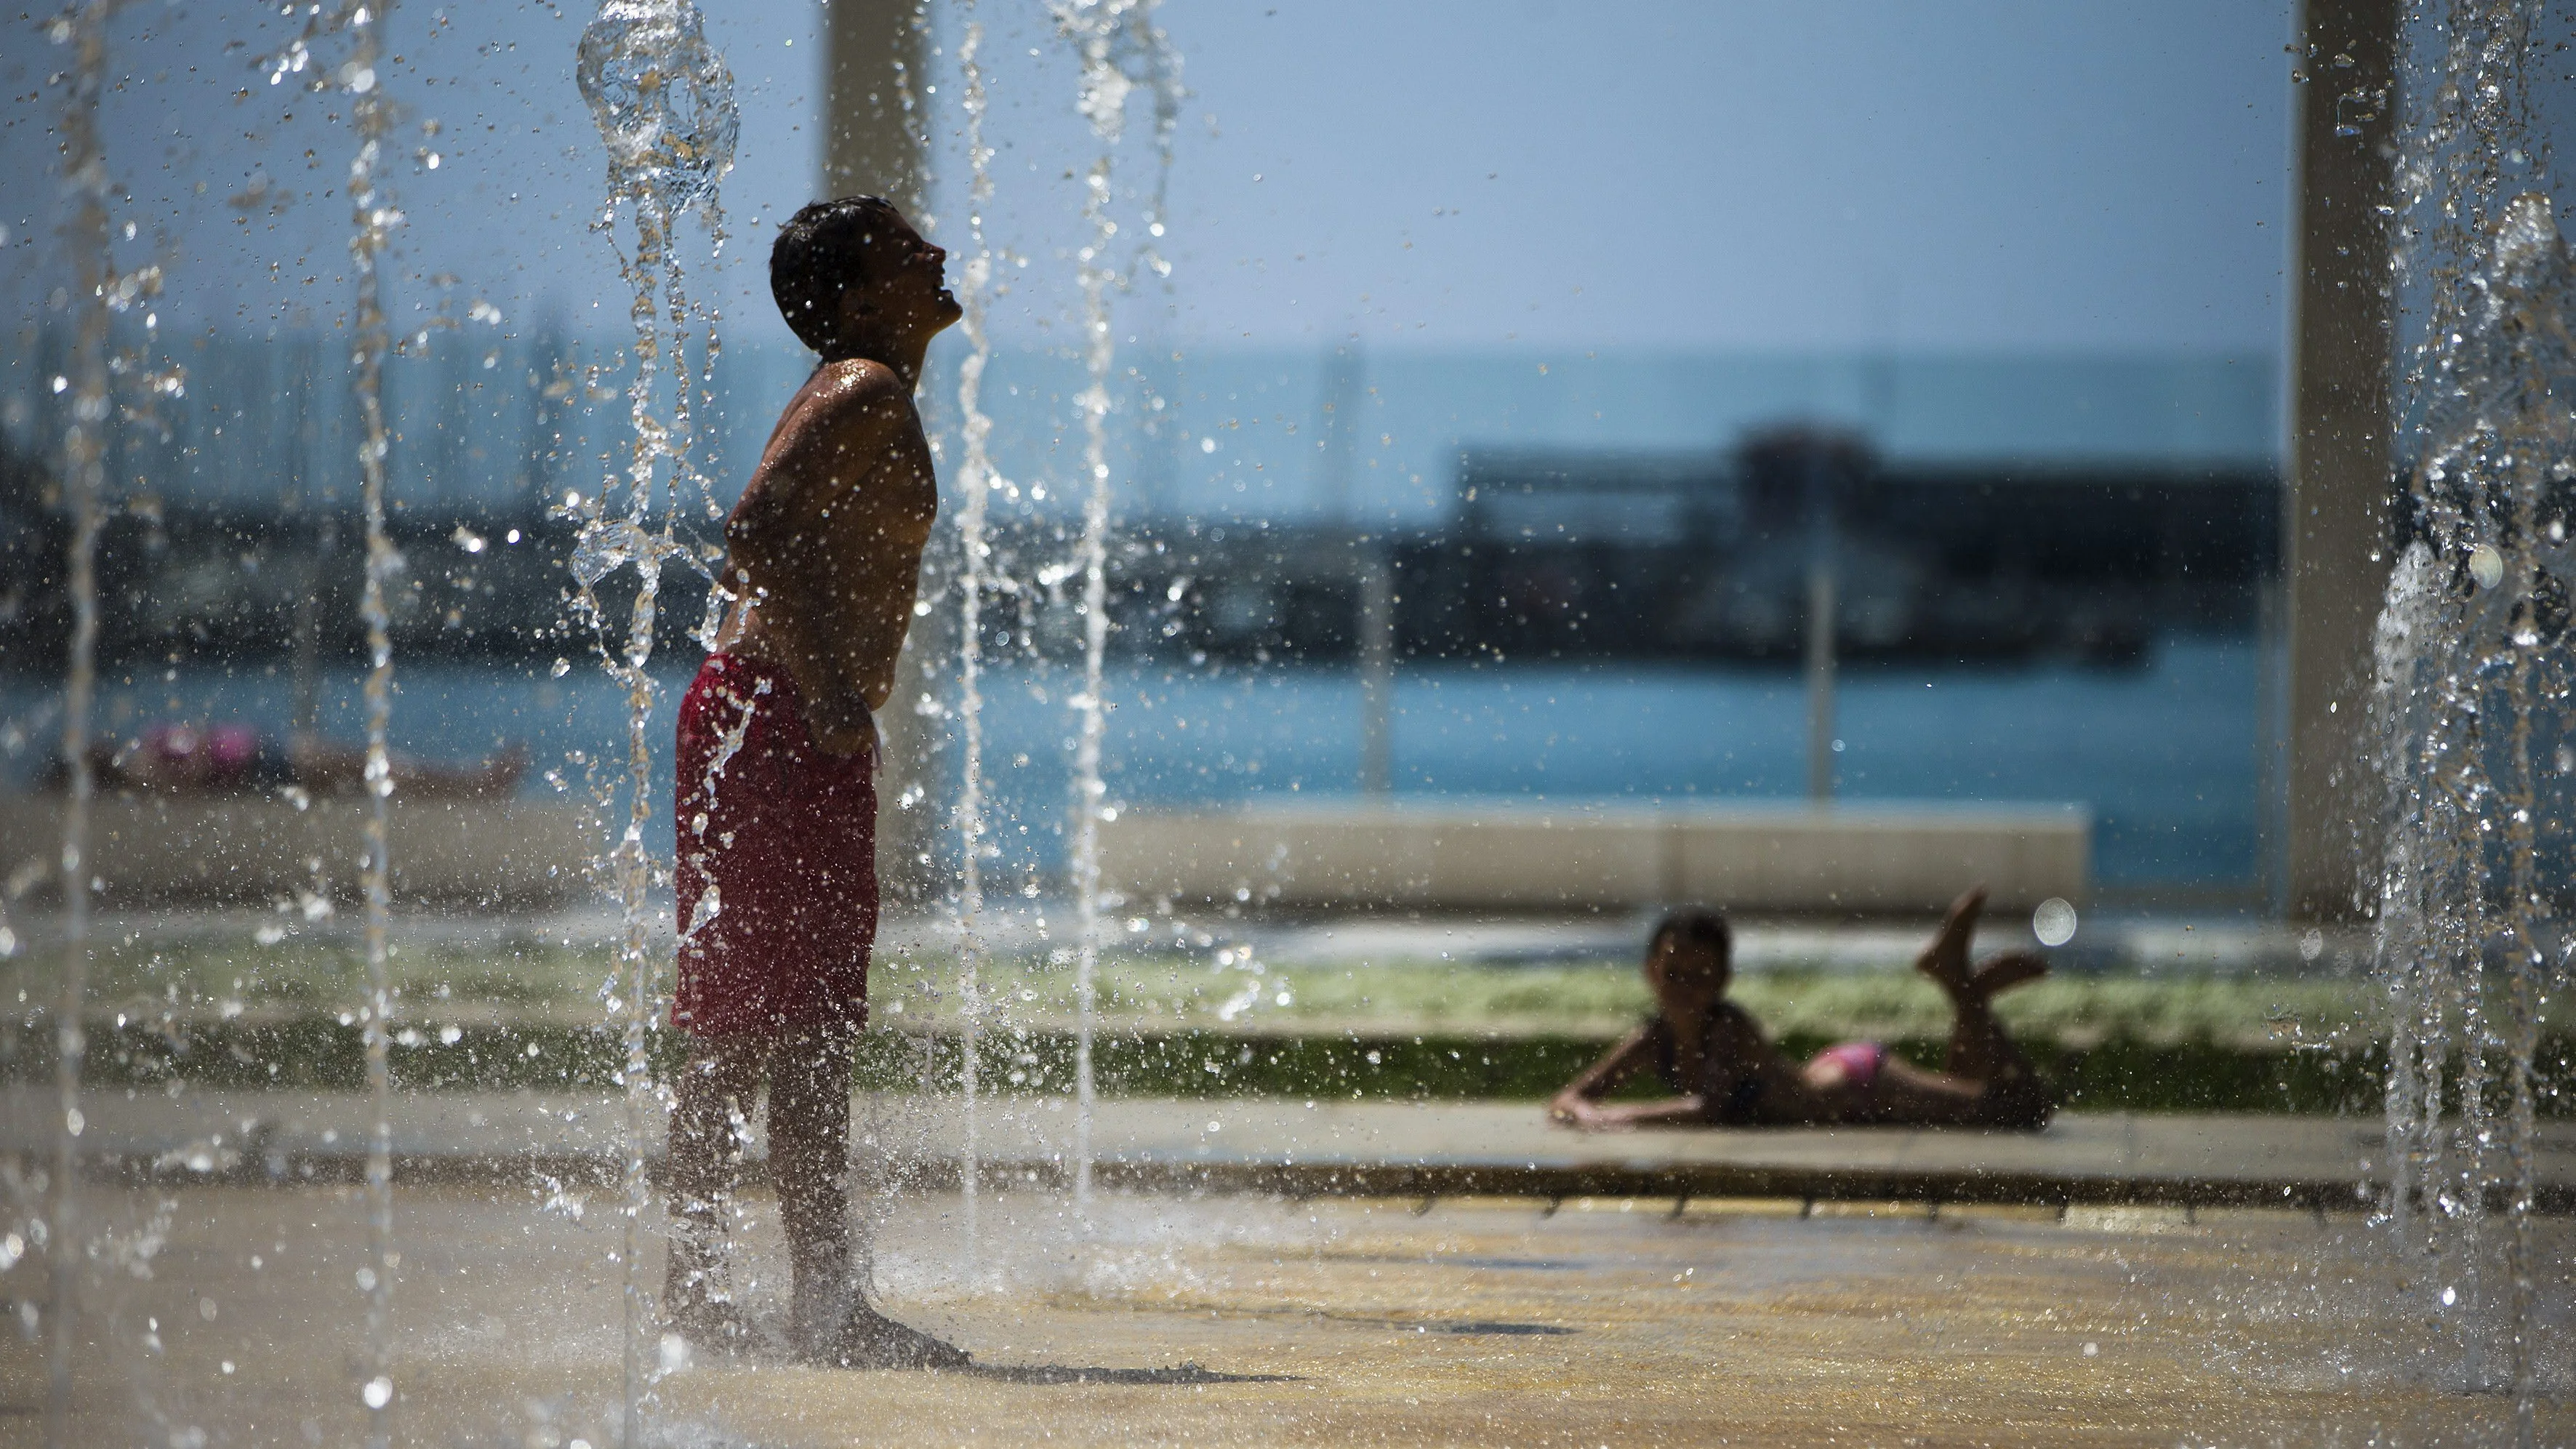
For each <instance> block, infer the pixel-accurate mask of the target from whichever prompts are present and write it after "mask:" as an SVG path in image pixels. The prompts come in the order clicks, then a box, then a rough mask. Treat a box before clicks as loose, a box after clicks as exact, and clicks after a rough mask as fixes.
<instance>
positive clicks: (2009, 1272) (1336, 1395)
mask: <svg viewBox="0 0 2576 1449" xmlns="http://www.w3.org/2000/svg"><path fill="white" fill-rule="evenodd" d="M90 1202H91V1218H90V1228H91V1232H90V1234H89V1245H90V1249H91V1251H90V1254H89V1258H88V1270H89V1271H88V1277H87V1280H86V1282H85V1283H84V1287H83V1301H84V1303H85V1304H86V1305H87V1314H86V1316H85V1317H84V1318H83V1319H82V1324H83V1338H84V1342H85V1344H86V1348H85V1351H84V1352H83V1353H82V1354H81V1355H80V1358H79V1372H78V1377H77V1381H76V1394H75V1405H76V1424H75V1430H76V1437H75V1442H79V1443H84V1444H109V1443H121V1444H152V1445H162V1444H172V1445H182V1446H190V1445H194V1446H207V1445H226V1444H306V1443H324V1444H346V1443H355V1442H359V1441H360V1439H361V1438H362V1436H363V1433H364V1428H365V1426H364V1423H363V1410H362V1408H361V1405H360V1392H361V1384H362V1382H363V1374H362V1373H361V1371H360V1363H361V1359H360V1356H359V1348H360V1339H359V1334H360V1324H361V1322H362V1317H363V1307H364V1296H363V1295H362V1294H361V1293H360V1291H359V1290H358V1289H357V1287H356V1286H355V1284H354V1281H353V1275H354V1273H355V1270H356V1269H357V1268H358V1266H359V1265H360V1264H361V1262H362V1261H363V1258H364V1231H363V1211H364V1209H363V1203H362V1201H361V1196H360V1194H359V1193H358V1192H357V1191H356V1190H355V1189H352V1188H345V1187H287V1188H265V1187H247V1188H231V1187H180V1188H170V1189H163V1188H157V1187H156V1188H145V1189H139V1190H138V1189H122V1188H117V1189H107V1188H102V1189H98V1190H95V1191H93V1192H92V1193H91V1194H90ZM747 1205H748V1206H749V1208H750V1209H751V1215H752V1218H753V1226H752V1229H751V1231H750V1233H749V1235H748V1236H749V1249H748V1252H747V1254H746V1260H745V1262H744V1263H743V1264H742V1266H741V1267H740V1269H739V1270H738V1272H739V1276H738V1278H737V1287H738V1289H739V1291H740V1296H741V1298H742V1299H743V1301H744V1302H745V1304H746V1306H747V1307H748V1309H749V1312H750V1316H751V1319H752V1322H753V1326H754V1329H755V1335H756V1338H757V1339H758V1341H760V1342H762V1343H763V1344H765V1345H767V1346H765V1347H763V1348H760V1349H757V1350H755V1351H754V1352H752V1353H749V1354H745V1355H742V1356H711V1355H701V1354H693V1353H686V1352H683V1351H681V1350H680V1348H679V1346H678V1345H677V1343H676V1341H674V1342H672V1343H671V1344H670V1346H669V1347H668V1348H665V1347H664V1346H663V1344H662V1343H661V1342H660V1341H659V1340H658V1339H655V1340H653V1341H651V1342H650V1343H649V1344H648V1352H647V1354H646V1357H645V1362H646V1363H647V1364H648V1365H649V1366H650V1368H651V1373H650V1377H651V1378H652V1380H653V1381H652V1382H651V1383H649V1384H648V1385H647V1386H646V1387H647V1388H648V1390H649V1394H648V1398H647V1400H646V1403H645V1415H646V1423H647V1424H648V1426H649V1430H648V1434H647V1435H646V1440H645V1442H649V1443H662V1444H674V1445H704V1446H717V1445H733V1444H742V1445H753V1444H757V1445H775V1446H804V1445H827V1444H828V1445H850V1444H906V1445H910V1444H922V1443H943V1444H944V1443H967V1442H989V1443H1008V1444H1021V1443H1034V1442H1039V1441H1042V1440H1043V1441H1046V1442H1056V1443H1177V1442H1183V1441H1187V1442H1196V1443H1208V1442H1213V1443H1220V1444H1225V1443H1241V1444H1271V1443H1301V1442H1303V1443H1332V1444H1347V1443H1393V1444H1456V1443H1472V1444H1581V1445H1587V1446H1588V1445H1599V1444H1623V1445H1624V1444H1711V1443H1736V1444H1820V1443H1842V1444H1888V1445H1949V1444H1962V1445H1964V1444H2046V1445H2064V1444H2088V1445H2095V1444H2098V1445H2128V1444H2137V1445H2172V1444H2194V1445H2198V1444H2248V1445H2270V1444H2320V1445H2332V1444H2351V1445H2359V1444H2364V1443H2369V1444H2378V1445H2413V1444H2433V1443H2477V1442H2489V1441H2492V1442H2504V1439H2503V1433H2504V1430H2505V1427H2506V1425H2507V1422H2508V1419H2509V1414H2510V1404H2509V1401H2508V1400H2507V1399H2506V1398H2505V1397H2504V1396H2502V1395H2499V1394H2496V1393H2492V1392H2472V1391H2469V1390H2470V1389H2471V1387H2472V1381H2471V1380H2470V1379H2469V1378H2468V1377H2467V1376H2466V1373H2467V1371H2466V1370H2464V1369H2463V1368H2462V1366H2461V1362H2460V1357H2459V1354H2458V1351H2457V1349H2456V1347H2455V1346H2454V1345H2453V1344H2452V1343H2451V1341H2450V1339H2449V1338H2447V1337H2446V1336H2445V1335H2446V1332H2447V1326H2446V1322H2445V1314H2446V1312H2455V1311H2456V1310H2451V1311H2446V1310H2441V1309H2439V1308H2437V1307H2435V1306H2434V1304H2433V1300H2432V1297H2431V1294H2432V1288H2431V1285H2430V1284H2429V1283H2407V1282H2405V1281H2404V1280H2403V1279H2402V1278H2401V1277H2400V1275H2399V1274H2398V1273H2397V1272H2396V1270H2395V1268H2394V1266H2393V1265H2392V1264H2391V1262H2390V1261H2389V1260H2388V1258H2387V1256H2386V1255H2385V1253H2384V1251H2383V1246H2382V1239H2381V1237H2380V1235H2379V1234H2377V1233H2376V1232H2374V1231H2372V1230H2370V1229H2369V1228H2367V1227H2366V1226H2365V1225H2364V1223H2363V1221H2362V1219H2361V1218H2360V1217H2358V1216H2357V1215H2354V1214H2323V1215H2320V1214H2312V1213H2288V1212H2278V1211H2252V1210H2223V1211H2222V1210H2196V1211H2185V1210H2181V1209H2153V1208H2149V1209H2138V1208H2123V1209H2085V1208H2078V1209H2075V1210H2073V1211H2071V1212H2068V1213H2065V1214H2063V1215H2060V1214H2059V1213H2057V1212H2055V1211H2032V1210H2025V1209H2006V1208H1966V1209H1963V1208H1948V1209H1943V1210H1940V1211H1938V1212H1931V1211H1927V1210H1926V1209H1924V1208H1922V1207H1920V1206H1902V1205H1885V1204H1881V1205H1875V1206H1864V1205H1856V1204H1855V1205H1844V1206H1829V1207H1825V1208H1820V1209H1817V1210H1815V1211H1813V1212H1812V1213H1806V1214H1804V1215H1802V1212H1801V1207H1800V1205H1799V1204H1796V1203H1791V1202H1760V1201H1746V1200H1732V1201H1724V1202H1705V1203H1702V1202H1694V1203H1692V1204H1690V1205H1688V1206H1686V1207H1684V1208H1683V1209H1682V1210H1681V1211H1679V1212H1675V1211H1673V1209H1672V1206H1671V1205H1670V1204H1656V1203H1653V1202H1645V1201H1640V1200H1637V1199H1619V1200H1612V1199H1602V1198H1595V1199H1584V1198H1575V1199H1570V1200H1567V1201H1564V1202H1558V1203H1548V1202H1541V1201H1532V1200H1513V1199H1502V1198H1462V1199H1454V1200H1444V1201H1440V1202H1437V1203H1434V1204H1429V1205H1425V1204H1423V1203H1420V1202H1414V1201H1400V1200H1388V1199H1368V1198H1342V1199H1318V1200H1312V1201H1306V1202H1291V1201H1282V1200H1278V1199H1267V1198H1261V1197H1255V1196H1225V1197H1214V1198H1202V1199H1195V1200H1193V1199H1189V1198H1186V1197H1181V1196H1174V1195H1130V1194H1118V1193H1111V1194H1106V1195H1104V1196H1102V1197H1101V1198H1100V1199H1098V1200H1097V1201H1096V1203H1095V1205H1094V1209H1093V1211H1092V1213H1091V1214H1090V1217H1089V1220H1088V1222H1085V1221H1083V1220H1082V1219H1081V1218H1080V1217H1078V1215H1077V1214H1076V1213H1075V1212H1074V1211H1073V1208H1072V1204H1071V1203H1070V1201H1069V1200H1068V1199H1067V1198H1066V1197H1064V1196H1063V1195H1060V1194H1056V1193H1012V1194H1005V1195H999V1196H994V1195H987V1196H986V1197H985V1198H984V1199H983V1200H982V1202H981V1205H980V1209H981V1211H980V1223H981V1232H980V1234H979V1238H978V1242H977V1249H976V1250H975V1251H972V1252H970V1250H969V1248H968V1246H967V1244H966V1243H965V1242H964V1241H963V1239H962V1236H961V1233H960V1217H961V1203H960V1201H959V1199H958V1197H957V1196H956V1195H955V1194H953V1193H926V1194H907V1195H902V1196H898V1197H894V1198H891V1199H873V1200H871V1201H870V1202H869V1203H868V1205H867V1206H868V1214H869V1219H870V1222H871V1224H872V1225H873V1227H874V1232H873V1242H874V1245H875V1251H874V1265H875V1270H874V1275H873V1291H874V1294H875V1297H876V1298H877V1300H878V1301H879V1302H880V1303H881V1304H882V1305H883V1306H884V1307H885V1308H886V1309H888V1310H889V1311H891V1312H893V1313H895V1314H896V1315H898V1316H899V1317H902V1318H904V1319H906V1320H908V1321H910V1322H913V1323H915V1324H917V1325H918V1326H921V1327H923V1328H925V1329H928V1330H931V1331H933V1332H936V1333H939V1334H942V1335H944V1336H947V1337H950V1338H952V1339H954V1340H955V1341H957V1342H958V1343H960V1344H962V1345H964V1346H965V1347H967V1348H968V1349H970V1350H971V1351H972V1352H973V1353H974V1354H975V1355H976V1357H977V1360H978V1362H979V1364H980V1365H982V1371H980V1372H977V1373H971V1374H960V1373H921V1372H912V1373H903V1372H865V1373H861V1372H848V1371H830V1370H814V1369H805V1368H798V1367H793V1366H790V1365H789V1364H788V1363H787V1362H786V1361H785V1360H784V1357H783V1356H782V1355H781V1354H780V1353H779V1352H778V1351H777V1349H776V1347H775V1336H776V1334H777V1333H778V1330H779V1325H780V1322H781V1320H782V1319H783V1315H784V1307H783V1304H782V1301H781V1300H782V1296H783V1295H782V1288H781V1285H780V1283H779V1281H778V1275H779V1267H780V1262H781V1259H782V1257H783V1249H782V1247H781V1245H780V1243H779V1241H778V1240H777V1237H776V1232H775V1227H774V1211H773V1210H772V1209H773V1205H772V1203H771V1202H770V1201H769V1200H768V1199H767V1198H765V1197H763V1196H761V1195H759V1194H756V1193H755V1194H751V1195H749V1202H748V1204H747ZM657 1223H658V1217H656V1216H648V1219H647V1224H648V1226H653V1225H656V1224H657ZM395 1231H396V1237H397V1243H398V1246H399V1248H400V1251H401V1255H402V1257H401V1267H400V1270H399V1273H398V1276H397V1280H396V1284H395V1291H394V1295H393V1302H394V1319H395V1328H396V1332H395V1339H394V1354H393V1370H392V1378H393V1381H394V1383H395V1386H396V1391H397V1392H396V1398H395V1400H394V1414H395V1419H394V1428H395V1437H396V1440H397V1442H401V1443H421V1444H496V1445H497V1444H508V1445H537V1446H551V1449H566V1446H570V1445H575V1444H587V1445H590V1446H599V1449H605V1446H606V1445H608V1444H611V1443H614V1442H616V1429H617V1423H618V1418H619V1411H620V1403H621V1379H620V1349H621V1343H622V1340H621V1335H620V1330H619V1322H620V1319H619V1282H620V1274H621V1271H622V1267H621V1265H620V1264H619V1262H618V1261H617V1259H616V1254H617V1248H618V1243H619V1217H618V1214H617V1212H616V1211H615V1204H614V1203H613V1202H612V1201H610V1200H609V1199H608V1198H607V1197H606V1196H604V1195H602V1194H599V1193H595V1192H593V1193H584V1192H580V1191H574V1190H568V1189H565V1188H562V1187H561V1186H557V1187H555V1188H552V1189H549V1188H548V1187H547V1186H546V1185H544V1184H542V1183H539V1184H531V1185H528V1186H513V1187H508V1188H498V1187H487V1188H472V1187H464V1186H444V1187H426V1188H422V1187H415V1188H411V1189H408V1190H405V1191H404V1192H402V1193H401V1195H400V1198H399V1204H398V1211H397V1221H396V1229H395ZM2541 1233H2542V1239H2543V1240H2542V1243H2541V1244H2540V1246H2541V1247H2542V1249H2543V1255H2542V1260H2543V1261H2545V1262H2547V1263H2549V1264H2551V1265H2552V1268H2551V1272H2552V1274H2553V1279H2552V1281H2550V1282H2548V1283H2544V1284H2543V1285H2541V1287H2542V1300H2543V1302H2544V1304H2546V1305H2548V1306H2547V1309H2546V1311H2547V1312H2548V1313H2549V1314H2550V1315H2552V1317H2553V1319H2556V1318H2561V1317H2563V1316H2564V1315H2565V1313H2566V1311H2567V1305H2568V1304H2569V1303H2570V1302H2571V1299H2576V1294H2571V1293H2570V1291H2569V1289H2570V1287H2571V1286H2576V1285H2571V1284H2570V1283H2569V1282H2568V1281H2566V1265H2567V1264H2568V1263H2569V1261H2570V1253H2569V1249H2570V1247H2571V1246H2576V1242H2571V1232H2570V1225H2569V1224H2568V1223H2566V1222H2565V1221H2564V1220H2555V1219H2553V1220H2548V1221H2545V1222H2544V1223H2543V1224H2542V1225H2541ZM646 1267H647V1268H648V1270H649V1272H650V1273H651V1274H652V1275H654V1276H658V1271H659V1253H658V1250H657V1251H656V1252H655V1253H654V1254H653V1255H652V1256H651V1257H649V1258H648V1259H647V1260H646ZM43 1296H44V1284H43V1280H42V1273H41V1269H40V1268H39V1267H38V1266H37V1264H36V1260H35V1257H34V1255H29V1256H28V1258H26V1259H25V1260H23V1261H21V1262H19V1263H18V1264H17V1265H16V1266H15V1267H14V1268H11V1269H9V1270H7V1271H5V1272H0V1299H5V1300H8V1301H7V1302H6V1303H5V1305H0V1306H5V1307H7V1308H8V1309H9V1310H10V1313H11V1316H12V1317H16V1318H19V1319H20V1320H21V1322H24V1321H27V1320H30V1319H37V1320H40V1319H41V1314H42V1308H43V1303H42V1300H43ZM2565 1327H2566V1325H2565V1324H2563V1323H2557V1322H2553V1323H2552V1324H2551V1328H2552V1334H2551V1336H2550V1338H2549V1339H2548V1350H2547V1351H2548V1353H2549V1354H2550V1355H2551V1357H2550V1358H2549V1359H2548V1360H2547V1361H2546V1362H2545V1363H2544V1373H2545V1377H2544V1385H2545V1387H2546V1388H2547V1390H2548V1392H2549V1393H2550V1394H2552V1395H2554V1397H2550V1398H2547V1399H2545V1400H2544V1401H2543V1402H2542V1403H2541V1405H2540V1406H2539V1415H2540V1417H2539V1442H2541V1443H2564V1442H2568V1441H2569V1439H2570V1438H2571V1436H2576V1403H2571V1401H2570V1400H2569V1399H2568V1398H2566V1397H2565V1394H2566V1392H2567V1387H2568V1365H2567V1363H2566V1361H2565V1355H2566V1352H2567V1350H2566V1348H2565V1347H2564V1345H2565V1343H2566V1341H2567V1337H2568V1336H2567V1335H2566V1334H2565V1333H2564V1331H2563V1330H2564V1328H2565ZM0 1332H5V1333H6V1337H5V1339H0V1445H19V1444H32V1443H34V1442H36V1440H37V1438H38V1436H39V1433H40V1425H41V1419H40V1415H39V1413H38V1410H39V1408H40V1406H41V1404H42V1402H43V1381H42V1370H41V1364H42V1353H41V1346H40V1344H38V1343H36V1342H33V1341H31V1340H30V1339H28V1338H26V1337H23V1336H21V1335H20V1333H18V1332H17V1331H16V1330H15V1328H8V1329H0Z"/></svg>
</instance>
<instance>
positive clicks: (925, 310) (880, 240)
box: [841, 215, 965, 335]
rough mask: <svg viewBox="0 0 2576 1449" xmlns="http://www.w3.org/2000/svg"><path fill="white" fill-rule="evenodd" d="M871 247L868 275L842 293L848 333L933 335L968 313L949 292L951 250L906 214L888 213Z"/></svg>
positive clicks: (856, 278) (843, 318) (842, 317)
mask: <svg viewBox="0 0 2576 1449" xmlns="http://www.w3.org/2000/svg"><path fill="white" fill-rule="evenodd" d="M877 225H879V226H882V227H884V228H885V232H884V234H882V235H880V236H878V237H877V238H876V239H875V242H874V244H873V245H872V246H871V247H870V248H869V255H868V266H867V269H866V271H865V273H864V274H863V275H862V276H859V277H853V278H851V279H850V285H848V286H846V287H844V288H843V289H842V291H841V322H842V327H843V331H844V333H845V335H858V334H867V333H875V332H881V331H885V332H894V333H898V334H906V335H926V334H929V333H934V332H937V331H939V330H941V329H942V328H945V327H947V326H948V325H949V324H950V323H952V322H955V321H956V320H957V319H958V318H959V317H962V316H964V315H965V309H964V308H962V307H960V306H959V305H958V304H957V297H956V294H954V293H952V292H950V291H949V290H948V275H947V266H948V253H947V252H946V251H944V250H942V249H941V248H939V247H935V246H933V245H931V244H930V243H929V242H927V241H925V240H923V239H922V236H921V233H919V232H917V231H915V230H913V229H912V224H911V223H909V222H907V221H905V220H903V219H902V218H901V217H896V216H892V215H888V216H887V217H886V218H885V219H884V220H883V221H881V222H878V223H877Z"/></svg>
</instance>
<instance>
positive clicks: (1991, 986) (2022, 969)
mask: <svg viewBox="0 0 2576 1449" xmlns="http://www.w3.org/2000/svg"><path fill="white" fill-rule="evenodd" d="M2047 974H2048V958H2047V957H2045V956H2042V955H2040V954H2039V953H2038V952H2037V951H2006V952H2005V953H2003V954H2002V955H2000V956H1995V957H1992V958H1989V959H1988V960H1987V962H1986V963H1985V964H1984V965H1982V966H1980V967H1978V968H1977V974H1976V975H1975V976H1973V977H1971V978H1969V983H1968V984H1969V985H1970V986H1971V987H1972V988H1974V989H1975V991H1976V993H1977V994H1978V995H1979V996H1983V997H1987V998H1990V999H1991V998H1993V997H1996V996H2000V995H2002V994H2003V993H2004V992H2007V991H2010V990H2012V989H2013V988H2014V987H2016V986H2027V985H2029V984H2030V983H2031V982H2034V981H2037V980H2038V979H2039V978H2041V977H2042V976H2045V975H2047Z"/></svg>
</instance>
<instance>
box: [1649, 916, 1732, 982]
mask: <svg viewBox="0 0 2576 1449" xmlns="http://www.w3.org/2000/svg"><path fill="white" fill-rule="evenodd" d="M1666 941H1671V942H1673V943H1675V944H1676V945H1682V946H1698V947H1703V948H1705V949H1706V950H1708V951H1710V952H1711V953H1713V954H1714V955H1715V956H1716V958H1717V964H1718V969H1720V970H1727V969H1730V968H1732V967H1733V966H1734V964H1735V933H1734V932H1733V931H1731V930H1729V929H1727V925H1726V917H1725V915H1724V914H1723V913H1721V912H1718V911H1715V910H1712V909H1710V908H1709V907H1707V906H1683V907H1682V908H1681V909H1679V910H1676V911H1674V912H1672V913H1671V914H1669V915H1667V916H1665V917H1664V918H1663V920H1661V921H1659V922H1657V923H1656V925H1655V934H1653V935H1651V936H1649V937H1647V938H1646V947H1647V949H1648V950H1650V951H1651V950H1653V949H1654V948H1655V947H1657V946H1660V945H1662V944H1663V943H1664V942H1666Z"/></svg>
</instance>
